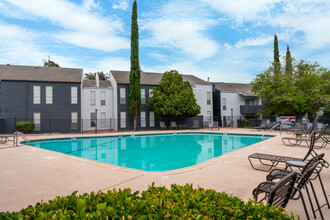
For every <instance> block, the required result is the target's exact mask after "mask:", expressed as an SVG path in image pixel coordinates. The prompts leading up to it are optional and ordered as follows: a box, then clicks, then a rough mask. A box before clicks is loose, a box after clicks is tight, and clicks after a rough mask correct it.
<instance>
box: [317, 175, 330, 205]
mask: <svg viewBox="0 0 330 220" xmlns="http://www.w3.org/2000/svg"><path fill="white" fill-rule="evenodd" d="M316 172H317V177H318V178H319V180H320V184H321V188H322V191H323V195H324V198H325V204H326V205H327V206H328V209H330V204H329V200H328V197H327V193H326V192H325V189H324V185H323V182H322V179H321V175H320V173H319V171H316Z"/></svg>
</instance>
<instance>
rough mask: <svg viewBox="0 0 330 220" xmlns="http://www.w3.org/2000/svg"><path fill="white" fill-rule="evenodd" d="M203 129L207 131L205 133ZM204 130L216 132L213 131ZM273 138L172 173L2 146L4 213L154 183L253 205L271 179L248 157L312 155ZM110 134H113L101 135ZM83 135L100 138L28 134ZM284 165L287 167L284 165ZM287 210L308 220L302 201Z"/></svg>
mask: <svg viewBox="0 0 330 220" xmlns="http://www.w3.org/2000/svg"><path fill="white" fill-rule="evenodd" d="M186 131H189V130H184V132H186ZM193 131H196V130H193ZM200 131H201V132H203V130H200ZM204 131H205V132H211V131H209V130H204ZM160 132H164V133H167V132H169V131H148V132H142V131H141V132H121V133H110V135H122V134H132V133H134V134H146V133H160ZM175 132H179V131H175ZM212 132H215V133H217V132H220V133H223V132H227V133H245V134H259V135H260V134H263V133H262V132H252V131H250V130H248V129H220V131H212ZM270 134H271V135H276V136H275V137H274V138H270V139H267V140H265V141H263V142H259V143H257V144H254V145H251V146H249V147H246V148H242V149H240V150H237V151H234V152H231V153H228V154H225V155H222V156H220V157H217V158H214V159H211V160H209V161H206V162H203V163H200V164H198V165H195V166H192V167H188V168H183V169H178V170H172V171H166V172H147V171H140V170H134V169H129V168H123V167H118V166H115V165H111V164H105V163H102V162H97V161H91V160H88V159H84V158H79V157H74V156H70V155H65V154H62V153H57V152H53V151H48V150H44V149H40V148H35V147H31V146H23V145H20V146H19V147H12V143H11V142H8V143H7V144H0V212H1V211H18V210H20V209H22V208H25V207H27V206H28V205H35V204H36V203H37V202H40V201H41V200H43V201H48V200H49V199H53V198H55V197H56V196H58V195H60V196H64V195H69V194H71V193H72V192H73V191H75V190H78V191H79V193H84V192H87V193H89V192H92V191H96V192H97V191H99V190H102V191H107V190H108V189H112V188H125V187H130V188H131V189H132V190H133V191H136V190H138V191H142V190H145V189H147V187H148V185H150V184H151V183H152V182H155V185H157V186H166V187H169V186H170V185H171V184H173V183H176V184H179V185H184V184H186V183H192V184H193V185H194V187H198V186H200V187H203V188H210V189H214V190H216V191H218V192H222V191H225V192H226V193H228V194H233V195H234V196H238V197H240V198H242V199H243V200H245V201H248V200H249V199H250V198H252V194H251V192H252V190H253V189H254V188H255V187H257V185H258V184H259V183H260V182H262V181H265V180H266V179H265V177H266V175H267V172H262V171H256V170H254V169H252V168H251V165H250V163H249V161H248V159H247V157H248V155H250V154H252V153H255V152H260V153H268V154H277V155H287V156H294V157H303V156H304V155H305V154H306V152H307V147H306V146H297V147H287V146H284V144H283V143H282V141H281V138H282V137H284V136H290V135H289V134H286V133H283V134H282V135H280V134H279V133H274V132H272V133H270ZM105 135H109V134H99V135H97V136H105ZM80 136H83V137H86V136H96V135H95V134H89V135H86V134H85V135H82V134H52V135H49V134H44V135H28V138H29V139H30V140H34V139H47V138H63V137H80ZM316 152H317V153H325V160H327V161H328V162H330V146H329V145H328V146H326V147H325V148H322V149H316ZM278 167H283V165H279V166H278ZM321 176H322V180H323V183H324V186H325V189H326V192H327V196H328V199H329V200H330V169H323V170H322V173H321ZM314 182H315V183H314V186H315V188H316V190H317V195H318V199H319V201H320V203H321V204H323V203H324V202H325V199H324V196H323V194H321V191H320V185H319V182H318V181H317V180H316V181H314ZM305 198H307V197H305ZM306 201H307V200H306ZM307 205H308V204H307ZM286 210H287V212H290V211H291V210H292V211H293V212H294V213H296V214H299V216H300V218H301V219H305V218H306V216H305V213H304V209H303V206H302V203H301V201H300V200H298V201H294V200H290V202H289V204H288V206H287V208H286ZM308 211H309V213H310V217H311V218H313V216H312V213H311V210H310V206H308ZM322 212H323V215H324V218H325V219H330V209H328V208H327V207H324V208H322ZM316 215H317V219H321V218H320V215H319V213H316Z"/></svg>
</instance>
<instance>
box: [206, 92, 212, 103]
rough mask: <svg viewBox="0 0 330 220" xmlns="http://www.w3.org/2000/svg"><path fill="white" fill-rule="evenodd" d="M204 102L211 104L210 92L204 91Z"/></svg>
mask: <svg viewBox="0 0 330 220" xmlns="http://www.w3.org/2000/svg"><path fill="white" fill-rule="evenodd" d="M206 104H207V105H211V93H210V92H207V93H206Z"/></svg>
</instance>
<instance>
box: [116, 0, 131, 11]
mask: <svg viewBox="0 0 330 220" xmlns="http://www.w3.org/2000/svg"><path fill="white" fill-rule="evenodd" d="M128 6H129V5H128V0H115V1H114V2H113V3H112V8H113V9H121V10H124V11H126V10H127V9H128Z"/></svg>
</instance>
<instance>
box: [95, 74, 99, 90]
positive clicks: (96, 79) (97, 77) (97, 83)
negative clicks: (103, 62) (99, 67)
mask: <svg viewBox="0 0 330 220" xmlns="http://www.w3.org/2000/svg"><path fill="white" fill-rule="evenodd" d="M95 81H96V87H97V88H98V87H100V79H99V74H97V73H96V76H95Z"/></svg>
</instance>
